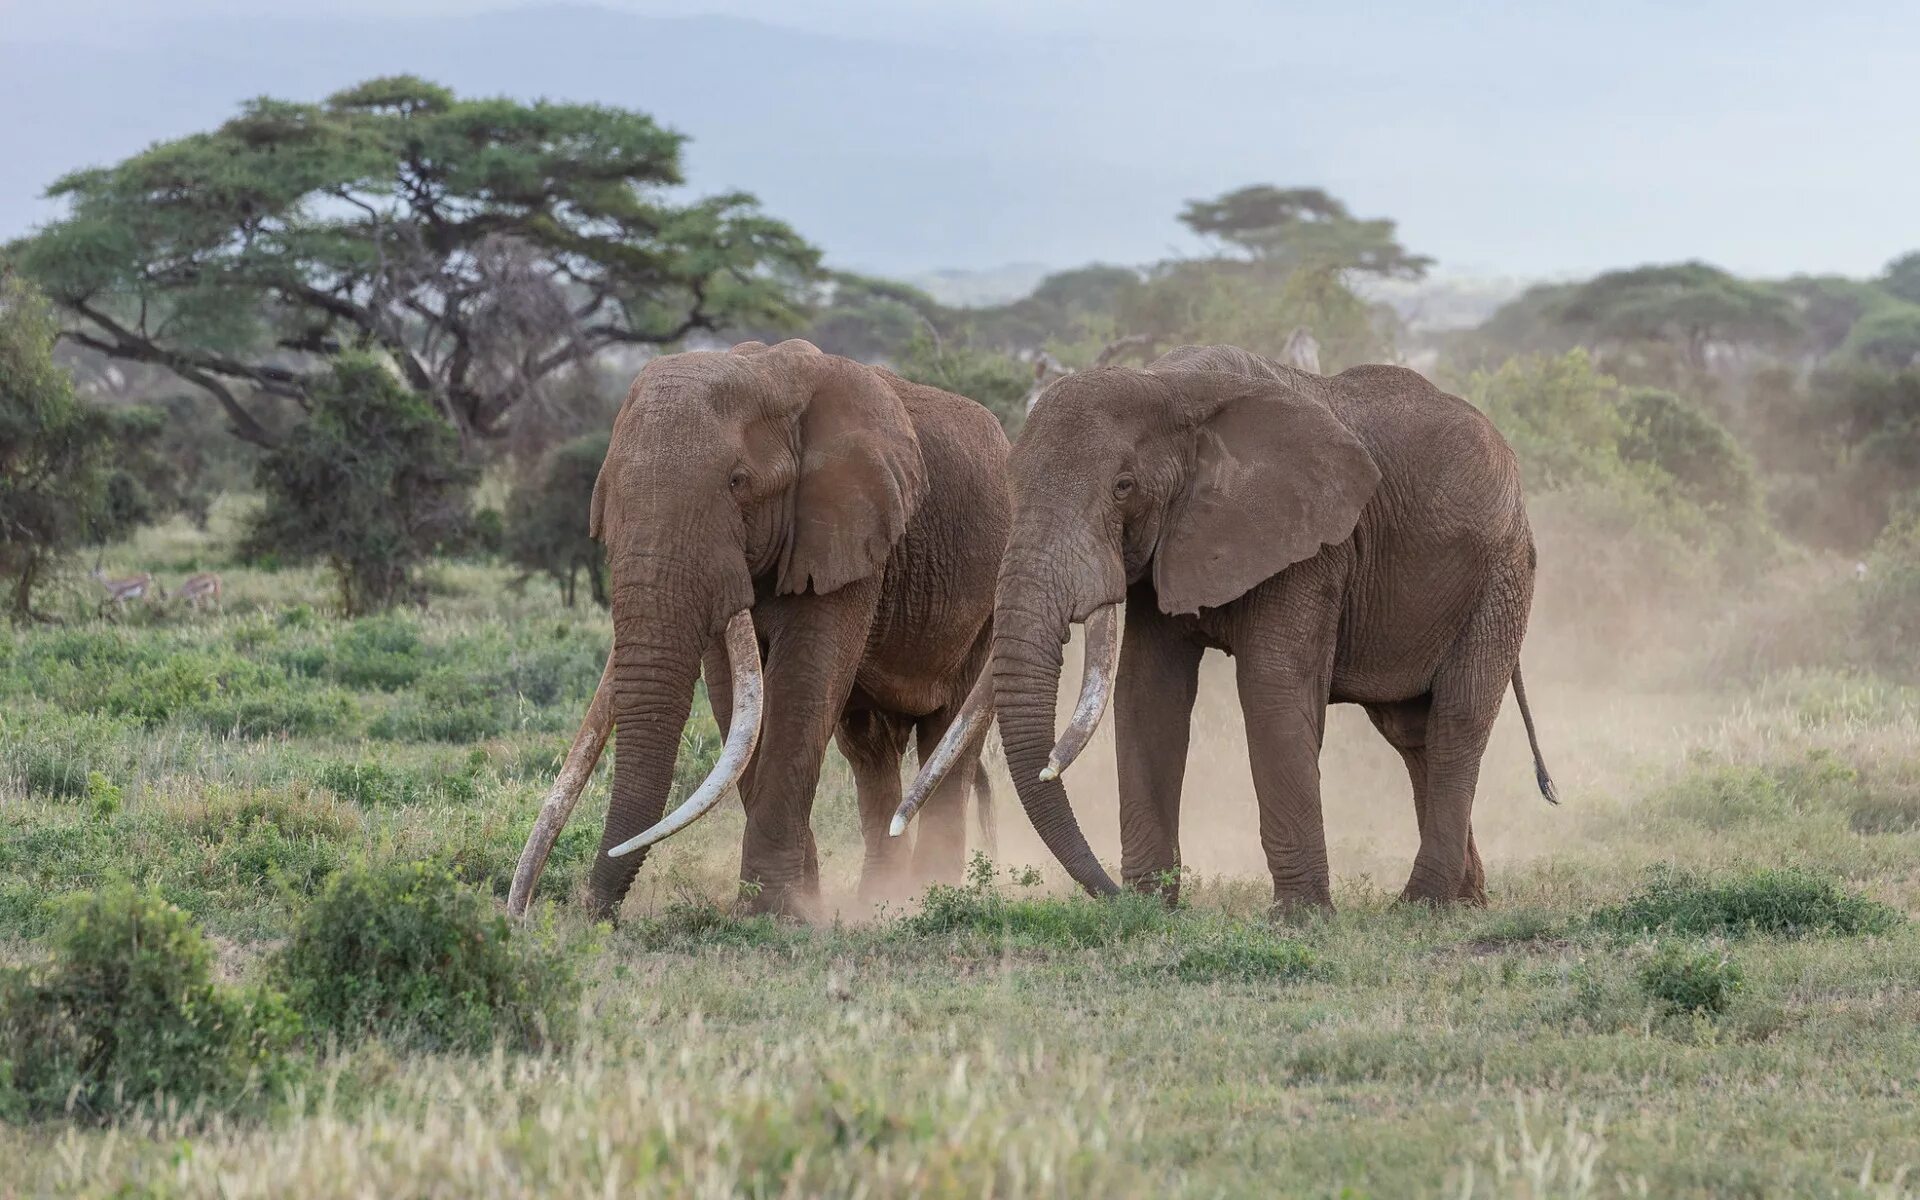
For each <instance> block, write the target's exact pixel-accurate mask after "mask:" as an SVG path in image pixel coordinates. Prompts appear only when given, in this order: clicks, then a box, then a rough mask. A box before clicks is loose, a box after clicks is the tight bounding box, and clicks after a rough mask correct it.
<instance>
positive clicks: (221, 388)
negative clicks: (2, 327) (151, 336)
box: [61, 329, 275, 449]
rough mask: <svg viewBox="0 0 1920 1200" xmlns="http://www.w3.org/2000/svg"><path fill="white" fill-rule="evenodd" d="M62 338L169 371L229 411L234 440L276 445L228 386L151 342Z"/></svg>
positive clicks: (79, 335) (71, 334)
mask: <svg viewBox="0 0 1920 1200" xmlns="http://www.w3.org/2000/svg"><path fill="white" fill-rule="evenodd" d="M61 336H62V337H64V338H66V339H68V340H69V341H73V342H77V343H79V344H80V345H82V346H86V347H88V348H89V349H93V350H98V351H100V352H101V353H102V354H107V355H111V356H112V357H114V358H124V359H129V360H131V361H134V362H150V363H155V364H157V365H159V366H163V367H165V368H167V370H169V371H172V372H173V373H174V374H175V375H178V376H179V377H180V378H182V379H184V380H186V381H187V382H188V383H191V384H193V385H194V386H196V387H198V388H200V389H202V390H203V391H205V392H206V393H207V394H208V395H210V396H212V397H213V398H214V399H215V400H216V401H218V402H219V404H220V407H221V408H222V409H224V410H225V411H226V414H227V416H228V417H229V418H231V419H232V421H233V432H234V436H235V437H238V438H240V439H241V440H242V441H246V442H252V443H253V444H254V445H256V446H260V447H262V448H264V449H271V448H272V447H273V446H274V445H275V442H274V439H273V436H272V435H271V434H269V433H268V432H267V431H266V428H265V427H264V426H263V425H261V424H260V422H259V421H257V420H255V419H254V416H253V414H252V413H250V412H248V411H247V410H246V409H245V408H244V407H242V406H241V404H240V401H239V399H238V398H237V397H236V396H235V395H234V394H233V389H232V388H229V387H228V386H227V385H226V384H225V383H222V382H221V381H220V380H218V379H216V378H214V377H213V376H212V375H209V374H208V373H206V372H205V371H202V370H200V369H199V368H198V367H195V366H194V365H193V364H191V363H189V362H187V361H186V360H185V359H182V358H181V357H180V356H178V355H176V354H172V353H170V352H168V351H166V350H164V349H162V348H161V347H159V346H155V345H153V344H152V343H150V342H131V343H129V342H109V341H107V340H106V339H104V338H97V337H94V336H93V335H92V334H89V333H86V332H85V331H83V330H78V329H69V330H67V331H65V332H64V333H62V334H61Z"/></svg>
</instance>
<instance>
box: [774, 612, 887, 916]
mask: <svg viewBox="0 0 1920 1200" xmlns="http://www.w3.org/2000/svg"><path fill="white" fill-rule="evenodd" d="M879 588H880V584H879V580H878V579H869V580H861V581H858V582H856V583H852V584H849V585H848V586H846V587H843V588H841V589H839V590H838V591H836V592H833V593H831V594H829V595H826V596H818V595H811V594H809V595H802V596H786V597H778V598H774V599H770V600H763V601H762V602H761V604H760V605H759V606H756V609H755V621H756V624H760V625H761V628H762V629H763V630H764V631H765V632H764V636H765V637H766V640H767V664H766V689H767V698H766V716H765V718H764V721H763V724H762V726H761V730H760V745H759V748H758V749H757V750H756V751H755V752H754V758H753V765H752V769H751V771H750V772H749V773H748V775H747V776H746V777H745V778H744V779H743V780H742V782H741V791H740V797H741V799H742V801H744V802H745V806H746V810H747V829H746V834H745V836H744V838H743V840H742V843H741V847H740V882H741V885H742V889H743V891H745V892H746V893H747V894H748V897H749V903H750V907H751V908H752V909H753V910H754V911H756V912H773V913H780V914H784V915H790V916H800V917H808V916H812V915H814V912H815V910H816V909H817V907H818V903H817V901H818V897H819V890H820V886H819V865H818V856H817V853H816V852H815V850H814V846H813V830H812V826H811V818H812V815H813V793H814V789H815V788H816V787H817V786H818V785H819V782H820V764H821V761H822V759H824V758H825V756H826V752H827V742H828V741H829V739H831V738H832V736H833V731H834V727H835V725H837V724H838V723H839V720H840V716H841V714H842V712H843V711H844V710H845V709H846V705H847V697H848V696H849V695H850V694H851V693H852V691H853V680H854V674H855V672H856V671H857V670H858V669H859V665H860V657H861V655H862V653H863V652H864V651H865V648H866V641H867V629H868V627H869V626H870V625H871V623H872V620H873V609H874V604H875V602H876V600H877V598H878V596H879ZM761 609H766V610H768V611H767V612H766V614H765V621H764V624H762V623H761Z"/></svg>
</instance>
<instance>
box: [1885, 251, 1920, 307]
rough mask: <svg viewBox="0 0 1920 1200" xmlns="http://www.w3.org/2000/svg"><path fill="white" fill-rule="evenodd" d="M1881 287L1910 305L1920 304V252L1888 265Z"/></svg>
mask: <svg viewBox="0 0 1920 1200" xmlns="http://www.w3.org/2000/svg"><path fill="white" fill-rule="evenodd" d="M1880 286H1881V287H1882V288H1884V289H1885V290H1886V291H1887V292H1888V293H1889V294H1890V295H1894V296H1898V297H1899V298H1900V299H1902V300H1905V301H1906V302H1907V303H1908V304H1920V250H1915V251H1913V252H1912V253H1910V254H1903V255H1901V256H1900V257H1899V258H1896V259H1894V260H1893V261H1892V262H1890V263H1888V264H1887V269H1886V273H1885V274H1883V275H1881V277H1880Z"/></svg>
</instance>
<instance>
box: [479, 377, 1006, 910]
mask: <svg viewBox="0 0 1920 1200" xmlns="http://www.w3.org/2000/svg"><path fill="white" fill-rule="evenodd" d="M1007 453H1008V451H1007V439H1006V436H1005V434H1004V433H1002V432H1001V429H1000V424H999V422H998V421H997V420H995V419H994V417H993V415H992V414H991V413H989V412H988V411H987V410H986V409H984V408H982V407H981V406H980V405H978V404H975V403H974V402H973V401H971V400H967V399H965V398H963V397H960V396H955V395H950V394H948V393H946V392H942V391H940V390H938V389H936V388H931V387H924V386H921V385H918V384H914V383H910V382H908V381H906V380H904V379H901V378H900V377H899V376H897V375H894V374H892V373H891V372H888V371H884V370H880V369H877V368H874V367H868V366H864V365H862V364H860V363H856V362H853V361H850V360H848V359H845V358H840V357H837V356H834V355H828V354H822V353H821V352H820V351H819V350H818V349H816V348H815V347H814V346H812V345H810V344H809V343H806V342H802V341H791V342H783V343H781V344H780V345H778V346H773V347H771V348H769V347H767V346H764V345H762V344H760V343H757V342H749V343H745V344H743V345H740V346H736V347H734V348H733V350H731V351H728V352H699V353H686V354H675V355H670V356H666V357H663V358H658V359H655V360H653V361H652V362H649V363H648V364H647V365H646V367H645V368H644V369H643V370H642V371H641V372H640V375H639V378H638V379H636V380H635V381H634V385H633V388H632V390H631V391H630V392H629V393H628V396H627V400H626V403H625V405H624V406H623V407H622V408H621V410H620V415H619V417H618V418H617V419H616V420H615V423H614V430H613V438H612V443H611V446H610V448H609V450H608V452H607V459H606V463H605V465H604V466H603V467H602V468H601V472H600V478H599V480H598V482H597V483H596V485H595V487H594V495H593V513H592V531H593V535H594V536H595V537H596V538H599V539H600V540H601V541H603V542H604V543H605V545H606V547H607V560H608V570H609V574H610V577H611V583H612V599H613V631H614V636H613V648H612V652H611V653H610V654H609V656H608V659H607V667H606V672H605V674H604V675H603V676H602V677H601V680H600V685H599V687H598V688H597V689H596V691H595V693H594V697H593V701H592V704H591V706H590V708H589V710H588V714H587V718H586V721H585V722H584V724H583V725H582V727H581V730H580V733H579V735H578V736H577V737H576V738H575V739H574V744H573V748H572V750H571V751H570V752H569V754H568V756H567V761H566V764H565V766H564V767H563V768H562V769H561V772H560V776H559V778H558V779H557V780H556V781H555V783H554V786H553V789H552V791H551V792H550V793H549V795H548V797H547V801H546V804H545V806H544V807H543V808H542V810H541V814H540V816H539V818H538V820H537V821H536V823H535V825H534V829H533V832H532V834H531V836H530V837H529V838H528V840H527V846H526V849H525V850H524V851H523V852H522V853H521V856H520V863H519V867H518V869H517V870H516V872H515V874H514V880H513V887H512V891H511V894H510V896H509V900H508V905H509V908H510V909H511V910H512V911H513V912H515V913H519V912H523V911H524V910H525V908H526V905H527V902H528V899H529V898H530V897H531V895H532V892H533V888H534V886H535V884H536V883H537V882H538V880H539V877H540V872H541V870H542V869H543V867H544V866H545V864H546V860H547V855H548V853H549V852H550V851H551V849H552V847H553V843H554V839H555V838H556V837H558V835H559V833H560V830H561V827H562V826H563V825H564V824H565V822H566V819H567V817H568V815H569V814H570V812H571V811H572V808H573V806H574V803H575V802H576V801H577V799H578V798H579V794H580V791H581V789H582V787H584V785H585V783H586V780H587V778H588V776H589V775H590V774H591V773H592V771H593V767H594V763H595V761H596V760H597V758H598V756H599V753H600V749H601V747H602V745H604V743H605V741H606V739H607V736H608V731H609V729H610V728H617V729H618V731H619V732H618V735H617V736H618V744H617V747H616V755H615V760H614V771H613V795H612V800H611V803H610V806H609V809H608V812H607V823H606V829H605V832H604V833H603V834H602V836H601V840H600V848H599V851H598V852H597V854H596V855H595V858H594V863H593V868H592V872H591V876H590V879H589V884H588V904H589V907H590V908H592V909H593V910H594V911H596V912H600V913H612V912H614V911H615V910H617V908H618V906H619V904H620V902H621V900H622V899H623V898H624V897H625V896H626V894H627V890H628V888H629V887H630V886H631V885H632V882H633V877H634V873H635V872H636V871H637V870H638V868H639V866H640V864H641V861H642V860H643V859H644V858H645V857H646V847H647V846H649V845H651V844H653V843H654V842H657V841H659V840H660V839H661V838H663V837H666V836H669V835H671V834H672V833H673V832H675V831H676V830H678V829H681V828H683V827H685V826H686V825H687V824H689V823H690V822H691V821H693V820H695V819H697V818H698V817H699V816H700V815H701V814H703V813H705V812H707V811H708V810H710V809H711V808H712V807H713V806H714V805H715V804H716V803H718V801H719V800H720V799H721V797H722V796H723V795H725V794H726V792H727V790H728V789H729V788H730V787H731V786H733V785H735V784H737V785H738V787H739V791H740V795H741V798H742V800H743V801H744V802H745V805H746V812H747V828H746V835H745V840H744V844H743V846H742V848H741V855H740V878H741V881H742V883H743V884H744V885H745V887H744V888H743V891H745V892H746V893H747V894H748V895H749V896H751V897H752V903H753V905H754V906H755V907H757V908H758V909H761V910H765V911H775V912H783V913H793V914H798V915H805V914H808V913H810V912H811V911H813V909H814V906H815V903H816V899H817V896H818V891H819V861H818V855H817V852H816V850H815V847H814V840H813V833H812V827H811V824H810V815H811V813H812V809H813V793H814V787H815V785H816V783H817V782H818V780H819V776H820V765H821V760H822V758H823V757H824V755H825V753H826V748H827V742H828V739H830V738H834V737H836V736H837V737H838V740H839V744H840V747H841V749H842V751H843V752H844V753H845V755H846V757H847V760H848V762H849V763H850V764H851V765H852V767H853V772H854V779H855V785H856V788H857V791H858V797H859V809H860V827H861V832H862V836H863V838H864V841H865V849H866V860H865V863H864V866H863V871H862V890H863V892H866V893H874V894H884V893H886V892H888V891H890V890H891V889H893V888H895V887H897V886H898V885H899V884H900V883H902V882H903V877H904V875H905V873H906V870H907V868H908V867H909V866H911V868H912V869H913V872H914V874H915V875H916V876H925V877H931V878H937V879H954V878H957V877H958V875H959V872H960V870H961V867H962V865H963V864H962V860H963V857H964V854H965V841H966V837H965V821H964V811H965V792H966V786H967V781H966V779H965V778H964V777H965V776H966V775H968V774H969V773H970V772H971V770H972V769H973V766H974V760H972V759H969V761H968V762H967V763H965V764H961V767H960V769H959V770H958V771H957V772H956V773H955V775H956V777H954V778H950V779H949V780H948V781H947V782H946V784H945V785H944V786H943V789H942V791H941V793H940V795H939V796H937V797H936V798H935V802H934V803H932V804H931V805H929V815H930V816H932V817H934V824H933V825H932V826H931V827H930V828H927V829H924V830H922V831H920V833H919V836H918V840H917V844H916V845H914V846H913V848H912V852H911V862H909V861H908V855H907V847H906V846H905V845H903V844H902V843H900V842H897V841H893V840H891V839H889V837H888V836H887V822H888V818H889V817H890V816H891V815H892V814H893V812H894V810H895V807H896V806H897V805H898V804H899V802H900V760H901V757H902V755H903V753H904V751H905V748H906V744H907V742H908V740H909V739H911V738H914V737H916V736H917V738H918V740H919V744H920V749H921V752H922V753H923V754H925V753H927V752H929V751H931V749H932V748H933V746H934V745H935V744H937V743H938V741H939V740H940V737H941V735H942V734H943V733H944V732H945V730H946V728H947V725H948V724H949V722H950V721H951V720H952V718H953V715H954V713H955V712H956V710H957V709H958V707H959V705H960V702H961V700H962V699H963V698H964V697H965V695H966V694H967V692H968V689H969V688H970V687H971V686H972V684H973V682H974V680H975V678H976V676H977V675H978V674H979V673H980V671H981V669H982V666H983V665H984V663H985V662H986V659H987V656H988V652H989V640H988V639H989V625H990V620H991V617H992V609H993V583H994V578H995V574H996V572H997V571H998V569H999V565H1000V559H1001V555H1002V552H1003V550H1004V548H1005V545H1006V538H1007V529H1008V521H1009V514H1008V503H1007V483H1006V464H1007ZM703 661H704V669H705V673H706V680H707V686H708V696H709V699H710V700H711V702H712V705H713V710H714V716H715V717H716V718H718V721H719V724H720V727H721V729H722V730H723V731H724V734H725V746H724V748H723V749H722V751H721V754H720V758H719V761H718V763H717V764H716V765H715V767H714V769H713V772H712V774H711V775H710V776H709V777H708V779H707V780H706V782H705V783H704V784H702V785H701V787H700V788H699V789H698V790H697V791H696V792H694V794H693V795H692V796H691V797H689V798H688V799H687V800H686V802H685V803H683V804H682V805H681V806H680V808H679V809H678V810H676V811H675V812H674V813H672V814H670V815H668V816H667V817H666V818H665V819H664V820H663V819H662V817H661V814H662V812H663V810H664V808H665V805H666V801H667V793H668V790H669V788H670V786H671V784H672V780H673V766H674V757H675V754H676V752H677V751H678V749H679V746H680V732H681V727H682V726H683V725H684V724H685V723H686V720H687V716H688V712H689V710H690V706H691V704H692V696H693V686H694V682H695V680H696V678H697V677H698V676H699V675H700V673H701V671H702V667H703ZM763 663H764V667H763Z"/></svg>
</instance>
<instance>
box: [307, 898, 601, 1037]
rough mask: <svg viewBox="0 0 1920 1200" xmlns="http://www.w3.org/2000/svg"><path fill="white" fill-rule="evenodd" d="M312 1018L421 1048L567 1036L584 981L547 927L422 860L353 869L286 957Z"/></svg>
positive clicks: (346, 1031) (317, 905)
mask: <svg viewBox="0 0 1920 1200" xmlns="http://www.w3.org/2000/svg"><path fill="white" fill-rule="evenodd" d="M280 970H281V973H282V974H283V976H284V977H285V979H286V981H287V988H288V992H289V994H290V995H291V996H292V997H293V999H294V1001H295V1003H296V1004H297V1005H298V1007H299V1008H300V1011H301V1012H302V1013H304V1014H305V1015H306V1017H307V1019H308V1020H309V1021H310V1022H312V1023H313V1024H314V1025H315V1026H317V1027H319V1028H323V1029H329V1030H333V1031H335V1032H337V1033H340V1034H342V1035H344V1036H347V1037H359V1036H364V1035H369V1034H375V1033H380V1034H389V1035H392V1036H396V1037H399V1038H401V1039H402V1040H404V1041H407V1042H409V1043H410V1044H413V1045H416V1046H419V1047H421V1048H423V1049H464V1050H477V1049H484V1048H485V1047H487V1046H488V1045H490V1044H492V1043H493V1042H494V1041H495V1040H496V1039H498V1040H501V1041H504V1042H506V1043H508V1044H510V1045H514V1046H520V1047H540V1046H549V1045H555V1044H560V1043H564V1042H566V1041H568V1040H570V1039H571V1037H572V1035H573V1032H574V1025H575V1020H576V1017H577V1015H578V1014H577V1011H576V1010H577V1007H578V1003H579V998H580V980H579V976H578V973H577V970H576V964H575V961H574V958H573V956H572V955H571V954H570V953H569V952H568V951H567V950H566V948H565V947H563V946H562V945H561V944H559V943H558V942H557V941H556V940H555V939H554V938H553V936H552V934H551V932H550V931H545V932H541V931H527V930H524V929H523V930H521V931H520V932H518V933H516V932H515V931H514V930H513V928H512V927H510V926H509V925H508V923H507V921H506V918H505V917H503V916H501V915H500V914H499V912H498V911H496V909H495V907H494V905H493V902H492V901H491V900H490V899H489V898H488V897H486V896H484V895H482V894H481V893H480V892H478V891H475V890H474V889H472V888H470V887H467V886H465V885H463V884H461V883H460V882H459V881H458V880H456V879H455V878H454V877H453V876H452V875H451V874H450V873H448V872H447V871H446V869H445V868H443V867H439V866H432V865H429V864H425V863H400V864H393V865H388V866H384V867H365V866H362V867H353V868H349V869H348V870H345V871H342V872H341V873H340V874H338V875H336V876H335V877H334V878H333V879H332V880H330V881H329V882H328V884H327V886H326V888H325V889H324V890H323V891H322V892H321V893H320V895H319V896H318V897H317V898H315V900H314V902H313V903H312V904H311V905H309V906H308V908H307V909H306V911H305V912H304V913H302V914H301V915H300V918H299V920H298V921H297V923H296V924H295V927H294V930H293V935H292V937H291V939H290V940H289V941H288V944H287V946H286V948H285V949H284V950H283V951H282V953H281V957H280Z"/></svg>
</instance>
